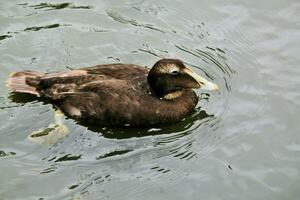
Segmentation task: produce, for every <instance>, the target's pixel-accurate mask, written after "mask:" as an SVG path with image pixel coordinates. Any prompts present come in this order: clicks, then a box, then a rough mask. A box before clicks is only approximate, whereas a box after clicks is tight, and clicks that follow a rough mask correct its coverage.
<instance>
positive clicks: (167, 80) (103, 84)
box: [7, 59, 218, 126]
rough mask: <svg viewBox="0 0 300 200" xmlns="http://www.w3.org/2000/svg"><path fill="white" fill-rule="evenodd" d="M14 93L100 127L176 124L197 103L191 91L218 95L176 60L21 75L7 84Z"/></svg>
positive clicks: (28, 72)
mask: <svg viewBox="0 0 300 200" xmlns="http://www.w3.org/2000/svg"><path fill="white" fill-rule="evenodd" d="M7 85H8V88H9V90H10V91H11V92H14V93H30V94H33V95H36V96H37V97H41V100H42V99H48V100H50V102H52V103H53V104H54V105H55V106H56V107H57V108H59V109H60V110H61V111H63V112H64V113H65V114H66V115H67V116H69V117H71V118H74V119H76V120H78V121H81V122H84V123H90V124H94V125H104V126H150V125H154V124H166V123H175V122H178V121H180V120H182V119H183V118H185V117H187V116H188V115H189V114H191V113H192V112H193V110H194V108H195V106H196V104H197V102H198V98H197V95H196V93H195V92H194V91H193V90H192V89H194V88H195V89H196V88H201V89H206V90H218V86H217V85H216V84H214V83H211V82H209V81H207V80H206V79H204V78H203V77H201V76H199V75H197V74H196V73H194V72H193V71H192V70H191V69H189V68H188V67H186V66H185V65H184V64H183V62H182V61H181V60H178V59H161V60H159V61H158V62H156V63H155V64H154V66H153V67H152V69H151V70H149V69H147V68H144V67H140V66H137V65H132V64H107V65H96V66H93V67H87V68H81V69H76V70H71V71H65V72H58V73H40V72H35V71H20V72H16V73H13V74H12V75H11V76H10V77H9V79H8V82H7Z"/></svg>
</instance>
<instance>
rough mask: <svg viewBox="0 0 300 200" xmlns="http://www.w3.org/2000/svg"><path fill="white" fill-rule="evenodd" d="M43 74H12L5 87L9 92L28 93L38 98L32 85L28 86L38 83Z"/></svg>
mask: <svg viewBox="0 0 300 200" xmlns="http://www.w3.org/2000/svg"><path fill="white" fill-rule="evenodd" d="M43 75H44V74H43V73H40V72H35V71H20V72H15V73H12V74H11V75H10V76H9V78H8V80H7V87H8V89H9V91H10V92H16V93H29V94H33V95H36V96H39V92H38V91H37V89H36V87H35V86H34V84H30V85H29V84H28V83H29V82H30V83H34V82H39V80H40V77H41V76H43Z"/></svg>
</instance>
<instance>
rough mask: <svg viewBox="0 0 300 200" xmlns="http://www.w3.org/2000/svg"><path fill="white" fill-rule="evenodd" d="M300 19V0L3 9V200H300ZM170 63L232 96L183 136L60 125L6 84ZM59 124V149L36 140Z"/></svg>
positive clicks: (207, 105)
mask: <svg viewBox="0 0 300 200" xmlns="http://www.w3.org/2000/svg"><path fill="white" fill-rule="evenodd" d="M299 10H300V2H299V1H297V0H289V1H283V0H281V1H280V0H274V1H243V2H242V1H237V0H236V1H230V2H229V1H221V0H219V1H218V0H214V1H197V0H187V1H180V0H177V1H158V0H151V1H145V0H138V1H137V0H131V1H129V0H127V1H116V0H103V1H92V0H86V1H84V0H76V1H72V2H64V1H55V2H52V1H49V2H41V1H36V0H32V1H15V0H11V1H4V0H1V1H0V69H1V70H0V80H1V82H0V83H1V84H0V91H1V93H0V199H1V200H2V199H4V200H6V199H30V200H31V199H34V200H37V199H45V200H46V199H58V200H60V199H80V200H81V199H82V200H83V199H130V200H133V199H162V200H165V199H172V200H176V199H178V200H179V199H180V200H182V199H188V200H190V199H207V200H220V199H228V200H233V199H237V200H240V199H249V200H252V199H262V200H266V199H270V200H274V199H278V200H282V199H295V200H297V199H299V196H300V191H299V188H300V183H299V180H300V171H299V169H300V137H299V131H300V125H299V118H300V103H299V102H300V94H299V91H300V78H299V77H300V67H299V63H300V57H299V52H300V49H299V47H300V14H299V13H300V12H299ZM161 57H175V58H180V59H182V60H183V61H184V62H185V63H187V64H188V65H189V66H191V67H192V68H193V70H194V71H196V72H197V73H199V74H201V75H203V76H204V77H206V78H208V79H210V80H213V81H214V82H216V83H218V84H219V86H220V93H203V92H202V91H197V93H198V95H199V97H202V99H201V100H200V101H199V104H198V106H197V108H196V112H195V113H194V114H193V115H192V116H190V117H188V118H187V119H185V120H184V121H182V122H181V123H178V124H174V125H172V126H165V127H152V128H150V129H111V128H105V127H104V128H97V127H89V128H87V127H84V126H81V125H78V124H77V123H76V122H75V121H73V120H71V119H67V118H65V117H61V119H60V120H58V121H61V123H62V124H60V125H58V124H55V119H54V111H53V108H52V106H51V105H49V104H45V103H42V102H39V101H37V100H34V99H32V101H25V97H22V98H21V99H20V98H19V100H16V99H15V100H14V101H13V99H12V97H9V94H8V91H7V88H6V86H5V81H6V79H7V77H8V75H9V74H10V73H12V72H14V71H18V70H29V69H30V70H39V71H42V72H52V71H60V70H67V68H79V67H84V66H91V65H95V64H101V63H114V62H122V63H134V64H139V65H142V66H148V67H151V66H152V65H153V63H154V62H156V61H157V60H158V59H160V58H161ZM28 98H29V97H26V99H27V100H28ZM56 120H57V119H56ZM58 121H57V122H58ZM57 127H64V129H60V130H68V131H67V133H66V132H64V133H66V134H65V135H64V137H62V138H60V139H58V141H56V140H55V141H52V142H49V143H47V144H42V145H41V144H39V143H37V142H35V141H33V140H31V139H30V138H29V137H28V136H29V135H30V134H32V133H36V135H35V136H36V137H37V136H42V135H45V134H47V133H48V132H51V131H52V130H53V129H55V128H57ZM39 131H40V132H39Z"/></svg>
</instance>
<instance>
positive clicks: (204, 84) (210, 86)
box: [184, 67, 219, 91]
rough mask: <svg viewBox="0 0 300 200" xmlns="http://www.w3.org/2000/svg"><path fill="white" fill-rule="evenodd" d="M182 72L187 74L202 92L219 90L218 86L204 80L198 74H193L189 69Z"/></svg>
mask: <svg viewBox="0 0 300 200" xmlns="http://www.w3.org/2000/svg"><path fill="white" fill-rule="evenodd" d="M184 72H185V73H186V74H188V75H189V76H191V77H192V78H193V79H194V80H195V81H196V82H197V83H198V84H199V87H198V88H200V89H203V90H212V91H218V90H219V86H218V85H217V84H215V83H212V82H210V81H208V80H206V79H205V78H203V77H202V76H199V75H198V74H196V73H195V72H193V71H192V70H191V69H190V68H187V67H186V69H184Z"/></svg>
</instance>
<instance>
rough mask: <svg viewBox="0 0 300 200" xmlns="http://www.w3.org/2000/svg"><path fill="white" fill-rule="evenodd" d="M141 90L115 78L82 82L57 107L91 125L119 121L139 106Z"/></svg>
mask: <svg viewBox="0 0 300 200" xmlns="http://www.w3.org/2000/svg"><path fill="white" fill-rule="evenodd" d="M145 95H147V94H146V92H145V91H144V90H140V89H137V88H135V86H134V85H132V84H130V82H127V81H124V80H117V79H109V80H105V81H104V80H97V81H93V82H89V83H87V84H84V85H82V86H80V88H78V92H76V93H73V94H70V95H68V96H67V97H65V98H64V99H63V101H61V103H59V104H58V107H59V108H60V109H61V110H62V111H63V112H65V113H66V114H67V115H69V116H71V117H72V118H75V119H79V120H84V121H87V122H90V123H94V124H103V125H106V124H122V123H126V122H128V121H129V119H130V116H129V115H132V114H134V113H137V112H138V110H139V109H140V108H141V101H142V98H143V97H144V96H145Z"/></svg>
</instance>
